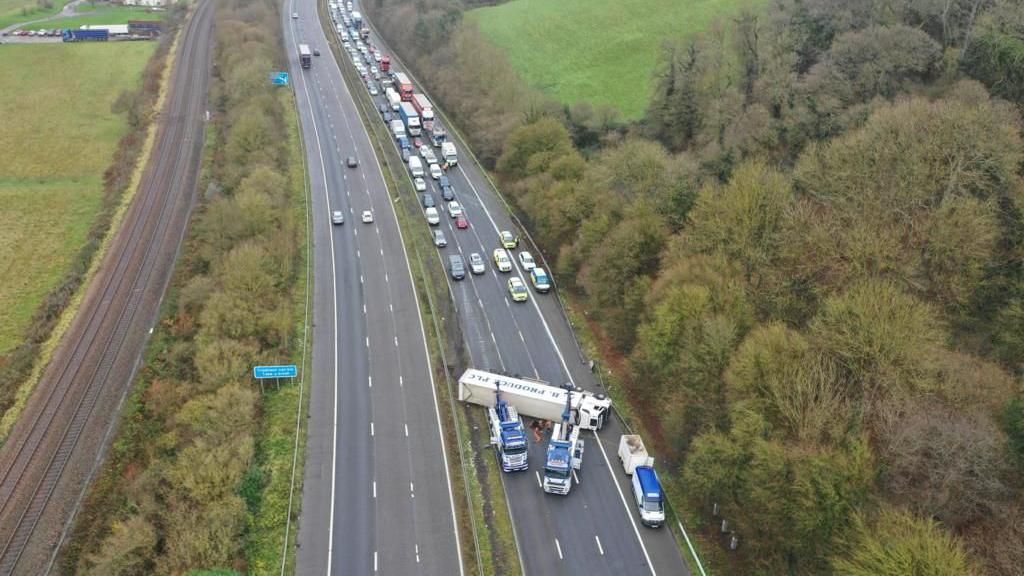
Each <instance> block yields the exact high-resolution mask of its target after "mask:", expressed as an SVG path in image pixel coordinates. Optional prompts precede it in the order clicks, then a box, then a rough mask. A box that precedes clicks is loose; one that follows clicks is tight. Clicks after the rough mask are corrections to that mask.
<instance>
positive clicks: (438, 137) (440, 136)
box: [430, 122, 448, 148]
mask: <svg viewBox="0 0 1024 576" xmlns="http://www.w3.org/2000/svg"><path fill="white" fill-rule="evenodd" d="M447 140H448V132H446V131H445V129H444V127H443V126H441V123H440V122H434V129H433V130H431V131H430V141H431V142H433V143H434V147H435V148H437V147H439V146H441V145H442V144H444V143H445V142H446V141H447Z"/></svg>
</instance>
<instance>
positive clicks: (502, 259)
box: [491, 248, 512, 272]
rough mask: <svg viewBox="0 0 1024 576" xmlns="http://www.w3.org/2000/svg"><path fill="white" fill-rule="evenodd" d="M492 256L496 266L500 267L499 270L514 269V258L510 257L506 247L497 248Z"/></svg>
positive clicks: (507, 270)
mask: <svg viewBox="0 0 1024 576" xmlns="http://www.w3.org/2000/svg"><path fill="white" fill-rule="evenodd" d="M491 256H492V257H493V258H494V267H495V268H497V269H498V272H511V271H512V259H511V258H509V257H508V252H506V251H505V249H504V248H495V249H494V253H493V254H492V255H491Z"/></svg>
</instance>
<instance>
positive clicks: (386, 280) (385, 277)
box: [384, 272, 391, 283]
mask: <svg viewBox="0 0 1024 576" xmlns="http://www.w3.org/2000/svg"><path fill="white" fill-rule="evenodd" d="M384 282H385V283H387V282H391V280H388V273H387V272H385V273H384Z"/></svg>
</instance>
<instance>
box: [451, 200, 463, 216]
mask: <svg viewBox="0 0 1024 576" xmlns="http://www.w3.org/2000/svg"><path fill="white" fill-rule="evenodd" d="M448 215H449V216H451V217H452V218H457V217H459V216H462V205H461V204H459V203H458V201H456V200H452V201H451V202H449V203H448Z"/></svg>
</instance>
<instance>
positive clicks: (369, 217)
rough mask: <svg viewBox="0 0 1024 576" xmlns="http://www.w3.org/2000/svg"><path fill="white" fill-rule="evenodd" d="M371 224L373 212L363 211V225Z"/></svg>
mask: <svg viewBox="0 0 1024 576" xmlns="http://www.w3.org/2000/svg"><path fill="white" fill-rule="evenodd" d="M372 223H373V212H372V211H370V210H363V224H372Z"/></svg>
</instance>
